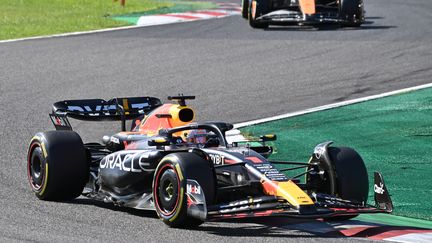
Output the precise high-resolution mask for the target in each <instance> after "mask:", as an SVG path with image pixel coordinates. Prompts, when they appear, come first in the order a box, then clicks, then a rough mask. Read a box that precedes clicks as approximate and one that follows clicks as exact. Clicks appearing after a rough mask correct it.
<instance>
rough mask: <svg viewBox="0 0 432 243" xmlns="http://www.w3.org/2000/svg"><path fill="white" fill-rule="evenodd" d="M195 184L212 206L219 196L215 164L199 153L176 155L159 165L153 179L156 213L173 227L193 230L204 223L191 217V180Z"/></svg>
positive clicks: (164, 159) (168, 157)
mask: <svg viewBox="0 0 432 243" xmlns="http://www.w3.org/2000/svg"><path fill="white" fill-rule="evenodd" d="M188 179H191V180H195V181H196V182H198V184H199V185H200V187H201V190H202V192H203V193H204V196H205V201H206V205H211V204H212V203H213V201H214V199H215V196H216V176H215V173H214V168H213V164H212V163H211V162H210V161H208V160H206V159H204V158H203V157H202V156H200V155H197V154H196V153H187V152H184V153H173V154H169V155H167V156H165V157H164V158H163V159H162V160H161V162H160V163H159V164H158V166H157V168H156V171H155V176H154V178H153V198H154V204H155V209H156V213H157V214H158V216H159V218H160V219H162V221H163V222H164V223H165V224H167V225H168V226H170V227H174V228H190V227H196V226H198V225H200V224H202V223H203V221H201V220H200V219H197V218H193V217H190V216H188V213H187V208H188V196H187V186H186V185H187V180H188Z"/></svg>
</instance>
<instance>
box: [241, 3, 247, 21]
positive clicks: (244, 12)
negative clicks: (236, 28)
mask: <svg viewBox="0 0 432 243" xmlns="http://www.w3.org/2000/svg"><path fill="white" fill-rule="evenodd" d="M241 7H242V10H241V14H242V18H244V19H247V18H248V12H249V0H242V6H241Z"/></svg>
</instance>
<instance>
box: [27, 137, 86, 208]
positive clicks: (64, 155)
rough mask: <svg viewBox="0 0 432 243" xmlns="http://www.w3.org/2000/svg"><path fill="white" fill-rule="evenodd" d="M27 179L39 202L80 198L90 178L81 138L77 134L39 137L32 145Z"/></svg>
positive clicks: (28, 156)
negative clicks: (40, 200)
mask: <svg viewBox="0 0 432 243" xmlns="http://www.w3.org/2000/svg"><path fill="white" fill-rule="evenodd" d="M27 175H28V180H29V183H30V187H31V189H32V191H33V192H34V193H35V194H36V196H37V197H38V198H39V199H42V200H52V201H64V200H70V199H74V198H76V197H78V196H79V195H80V194H81V192H82V191H83V189H84V186H85V184H86V182H87V181H88V176H89V166H88V163H87V154H86V151H85V148H84V145H83V142H82V140H81V138H80V136H79V135H78V134H77V133H75V132H73V131H49V132H43V133H37V134H36V135H35V136H34V137H33V138H32V139H31V141H30V146H29V150H28V155H27Z"/></svg>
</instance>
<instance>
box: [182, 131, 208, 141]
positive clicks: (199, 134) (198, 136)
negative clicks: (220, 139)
mask: <svg viewBox="0 0 432 243" xmlns="http://www.w3.org/2000/svg"><path fill="white" fill-rule="evenodd" d="M207 134H208V133H207V130H205V129H193V130H189V132H188V133H187V136H186V141H187V142H188V143H192V144H205V143H206V142H207Z"/></svg>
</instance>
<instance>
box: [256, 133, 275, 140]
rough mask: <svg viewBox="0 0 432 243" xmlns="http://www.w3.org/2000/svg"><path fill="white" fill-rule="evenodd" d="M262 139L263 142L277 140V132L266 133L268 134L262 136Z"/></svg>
mask: <svg viewBox="0 0 432 243" xmlns="http://www.w3.org/2000/svg"><path fill="white" fill-rule="evenodd" d="M260 139H261V141H262V142H268V141H276V139H277V136H276V134H266V135H262V136H260Z"/></svg>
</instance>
